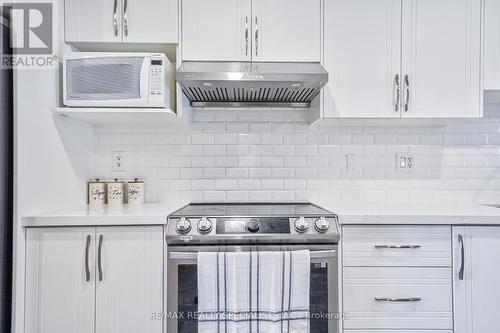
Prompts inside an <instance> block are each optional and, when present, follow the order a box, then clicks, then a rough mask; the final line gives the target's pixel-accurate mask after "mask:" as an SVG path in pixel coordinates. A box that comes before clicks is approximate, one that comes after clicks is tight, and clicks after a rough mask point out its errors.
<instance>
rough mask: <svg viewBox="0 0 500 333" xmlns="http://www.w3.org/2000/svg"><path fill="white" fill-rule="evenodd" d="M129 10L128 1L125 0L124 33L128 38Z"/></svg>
mask: <svg viewBox="0 0 500 333" xmlns="http://www.w3.org/2000/svg"><path fill="white" fill-rule="evenodd" d="M127 8H128V0H124V3H123V31H124V32H125V36H128V21H127Z"/></svg>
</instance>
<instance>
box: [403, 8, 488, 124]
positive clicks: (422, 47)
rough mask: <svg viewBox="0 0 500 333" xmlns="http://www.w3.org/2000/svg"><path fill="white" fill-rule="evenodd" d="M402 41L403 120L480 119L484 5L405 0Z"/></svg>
mask: <svg viewBox="0 0 500 333" xmlns="http://www.w3.org/2000/svg"><path fill="white" fill-rule="evenodd" d="M402 41H403V42H402V43H403V48H402V50H403V53H402V59H403V74H404V75H408V82H409V87H410V90H409V95H407V94H406V90H405V92H404V101H403V104H404V105H406V104H408V112H403V114H404V116H405V117H408V118H460V117H480V116H481V109H482V108H481V103H482V97H481V96H482V94H481V59H480V57H481V0H403V35H402ZM407 97H408V98H407Z"/></svg>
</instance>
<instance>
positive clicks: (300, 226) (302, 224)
mask: <svg viewBox="0 0 500 333" xmlns="http://www.w3.org/2000/svg"><path fill="white" fill-rule="evenodd" d="M293 226H294V228H295V230H296V231H297V232H300V233H304V232H306V231H307V230H309V222H307V220H306V219H305V218H304V216H301V217H299V218H298V219H296V220H295V222H294V223H293Z"/></svg>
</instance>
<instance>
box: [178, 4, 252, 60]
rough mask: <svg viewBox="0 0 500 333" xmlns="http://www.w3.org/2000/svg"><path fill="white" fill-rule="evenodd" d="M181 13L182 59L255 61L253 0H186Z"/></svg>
mask: <svg viewBox="0 0 500 333" xmlns="http://www.w3.org/2000/svg"><path fill="white" fill-rule="evenodd" d="M181 12H182V18H181V20H182V23H181V24H182V60H201V61H203V60H213V61H250V60H251V55H252V42H251V30H252V22H251V20H252V18H251V0H211V1H206V0H182V2H181Z"/></svg>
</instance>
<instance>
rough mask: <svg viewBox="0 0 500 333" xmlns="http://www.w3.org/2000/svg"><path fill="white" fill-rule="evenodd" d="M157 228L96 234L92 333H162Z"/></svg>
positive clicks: (104, 230)
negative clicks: (154, 317)
mask: <svg viewBox="0 0 500 333" xmlns="http://www.w3.org/2000/svg"><path fill="white" fill-rule="evenodd" d="M162 234H163V233H162V227H161V226H144V227H130V226H127V227H103V228H100V227H98V228H97V237H96V238H97V253H96V257H97V265H96V266H97V267H96V268H97V269H96V271H97V273H96V331H95V333H122V332H141V333H161V332H162V321H161V320H157V319H156V320H155V319H152V318H151V314H152V313H154V312H162V311H163V284H162V281H163V273H162V272H163V241H162V239H163V237H162Z"/></svg>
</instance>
